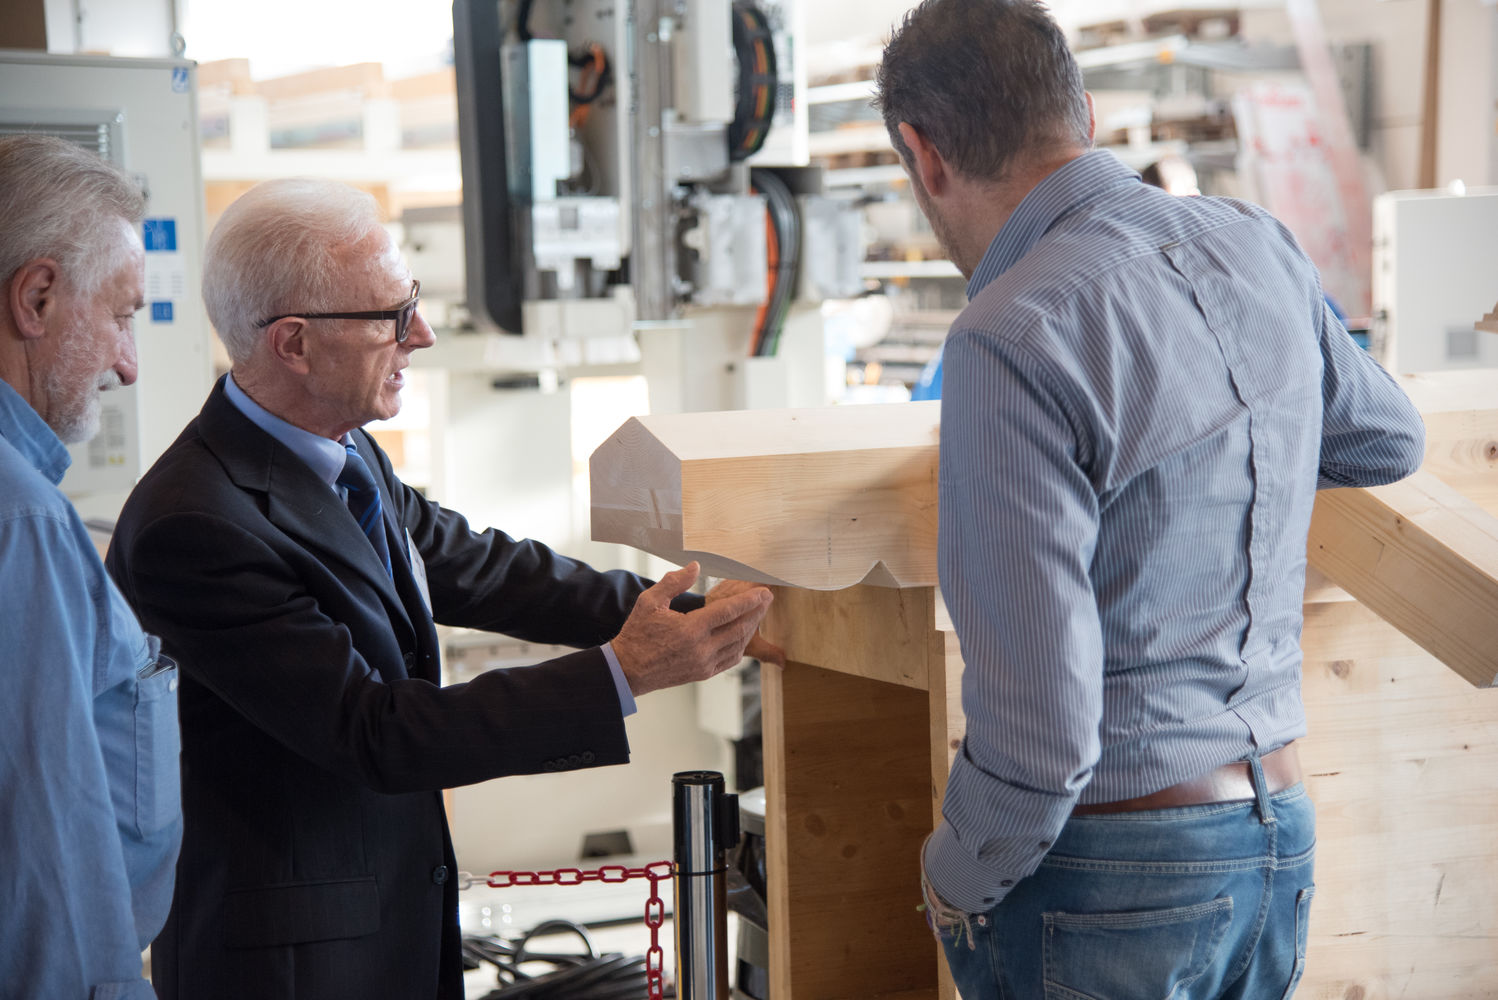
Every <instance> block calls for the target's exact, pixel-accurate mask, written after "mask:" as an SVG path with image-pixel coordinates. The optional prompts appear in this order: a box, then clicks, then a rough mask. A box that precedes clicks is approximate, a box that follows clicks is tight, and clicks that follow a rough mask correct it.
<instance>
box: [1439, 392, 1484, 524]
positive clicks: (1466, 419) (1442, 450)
mask: <svg viewBox="0 0 1498 1000" xmlns="http://www.w3.org/2000/svg"><path fill="white" fill-rule="evenodd" d="M1493 404H1498V385H1495V386H1494V387H1493V395H1492V399H1491V400H1490V405H1493ZM1424 417H1425V464H1424V465H1423V466H1422V467H1421V468H1422V469H1423V471H1425V472H1429V473H1431V474H1432V475H1434V476H1436V477H1437V478H1439V479H1440V480H1441V481H1442V482H1444V483H1445V484H1446V485H1447V486H1450V487H1451V488H1452V489H1454V490H1456V491H1457V492H1458V493H1460V494H1461V495H1462V496H1464V497H1466V498H1467V499H1468V500H1471V501H1472V502H1473V503H1475V504H1477V505H1478V506H1479V507H1481V508H1482V509H1483V510H1485V511H1487V512H1488V513H1489V514H1492V515H1494V516H1495V517H1498V409H1488V410H1459V411H1453V412H1431V413H1426V414H1424Z"/></svg>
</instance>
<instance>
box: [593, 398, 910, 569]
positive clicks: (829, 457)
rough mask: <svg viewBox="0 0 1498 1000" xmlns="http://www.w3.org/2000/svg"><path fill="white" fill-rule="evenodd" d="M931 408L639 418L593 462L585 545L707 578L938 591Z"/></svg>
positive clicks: (851, 408)
mask: <svg viewBox="0 0 1498 1000" xmlns="http://www.w3.org/2000/svg"><path fill="white" fill-rule="evenodd" d="M939 415H940V406H939V404H937V403H902V404H897V405H892V406H846V407H829V408H827V409H821V410H771V411H763V410H753V411H735V412H727V413H684V414H670V415H661V416H648V417H637V418H634V419H632V420H630V421H628V422H627V423H626V424H625V425H624V426H623V427H621V428H620V429H619V430H618V431H616V432H615V433H614V434H613V435H612V436H611V437H610V438H609V439H608V440H607V441H605V442H604V443H603V444H602V445H600V446H599V447H598V449H597V450H596V451H595V452H594V453H593V457H592V460H591V462H590V467H591V475H592V497H591V502H592V515H593V538H594V539H595V540H596V541H605V542H623V543H625V544H627V545H633V546H635V547H636V548H640V549H644V550H645V551H647V552H651V553H654V554H655V555H658V556H661V557H662V558H665V559H669V560H672V561H673V562H679V563H685V562H688V561H690V560H692V559H696V560H698V561H699V562H701V563H702V564H703V569H704V570H705V571H706V572H708V573H709V574H711V575H713V576H722V577H734V578H738V579H747V580H758V581H761V582H764V583H774V584H791V585H794V586H798V587H806V588H810V589H813V590H838V589H841V588H844V587H851V586H854V585H855V584H859V583H865V582H867V583H872V584H878V585H882V586H900V587H912V586H931V585H934V584H935V583H936V454H937V420H938V418H939Z"/></svg>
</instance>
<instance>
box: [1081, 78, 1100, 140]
mask: <svg viewBox="0 0 1498 1000" xmlns="http://www.w3.org/2000/svg"><path fill="white" fill-rule="evenodd" d="M1082 94H1083V96H1084V97H1086V98H1087V142H1088V143H1089V144H1091V143H1092V142H1093V140H1094V139H1096V137H1097V107H1096V105H1094V104H1093V103H1092V91H1090V90H1084V91H1083V92H1082Z"/></svg>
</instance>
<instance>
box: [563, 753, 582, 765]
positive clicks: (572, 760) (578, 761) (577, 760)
mask: <svg viewBox="0 0 1498 1000" xmlns="http://www.w3.org/2000/svg"><path fill="white" fill-rule="evenodd" d="M567 766H568V767H582V766H583V758H582V755H581V754H573V755H572V756H571V757H568V758H567Z"/></svg>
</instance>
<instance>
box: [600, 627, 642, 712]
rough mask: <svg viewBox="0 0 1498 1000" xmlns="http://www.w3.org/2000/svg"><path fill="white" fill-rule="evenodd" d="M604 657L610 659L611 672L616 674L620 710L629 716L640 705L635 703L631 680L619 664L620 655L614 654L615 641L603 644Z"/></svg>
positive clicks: (615, 686)
mask: <svg viewBox="0 0 1498 1000" xmlns="http://www.w3.org/2000/svg"><path fill="white" fill-rule="evenodd" d="M603 658H604V659H605V660H607V661H608V664H609V673H611V674H613V675H614V689H615V690H616V691H618V692H619V710H620V711H621V712H622V713H623V714H624V717H625V718H629V717H630V716H631V715H634V714H635V712H637V711H638V710H639V707H638V706H637V705H635V694H634V692H633V691H631V690H630V689H629V681H627V680H625V679H624V668H623V667H621V666H619V657H617V656H615V655H614V644H613V643H611V642H606V643H604V644H603Z"/></svg>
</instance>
